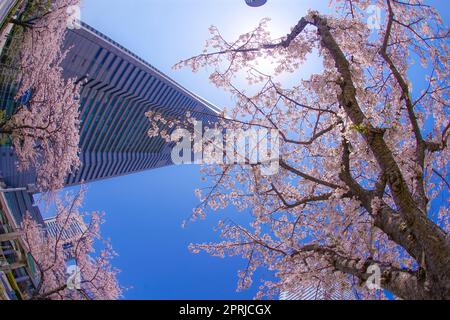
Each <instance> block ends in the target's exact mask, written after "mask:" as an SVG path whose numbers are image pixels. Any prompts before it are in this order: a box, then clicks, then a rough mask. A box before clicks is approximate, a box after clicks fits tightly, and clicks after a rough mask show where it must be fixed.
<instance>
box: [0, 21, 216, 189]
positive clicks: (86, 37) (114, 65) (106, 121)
mask: <svg viewBox="0 0 450 320" xmlns="http://www.w3.org/2000/svg"><path fill="white" fill-rule="evenodd" d="M64 46H65V48H67V49H69V52H68V54H67V57H66V59H65V60H64V62H63V65H62V67H63V70H64V76H66V77H71V78H76V79H77V80H78V81H82V82H83V87H82V91H81V98H80V120H81V128H80V150H81V152H80V159H81V163H82V165H81V167H80V168H79V170H78V171H77V172H76V173H74V174H73V175H71V176H69V177H67V179H66V185H75V184H79V183H81V182H90V181H95V180H100V179H105V178H110V177H116V176H121V175H125V174H129V173H134V172H139V171H143V170H147V169H151V168H158V167H162V166H167V165H170V164H172V162H171V159H170V154H171V144H167V143H165V141H164V140H162V139H161V138H159V137H156V138H149V137H148V135H147V131H148V129H149V128H150V122H149V119H148V118H147V117H146V116H145V112H147V111H149V110H158V111H160V112H162V113H163V114H165V115H166V116H169V117H184V116H185V114H186V112H188V111H189V112H190V113H191V114H192V115H193V116H194V117H196V118H197V119H199V120H202V121H203V123H208V122H211V121H215V120H216V117H215V115H216V114H217V113H218V112H219V111H220V110H219V109H218V108H217V107H215V106H214V105H212V104H211V103H209V102H207V101H206V100H204V99H202V98H200V97H199V96H197V95H195V94H194V93H192V92H190V91H188V90H187V89H185V88H184V87H182V86H181V85H180V84H178V83H176V82H175V81H173V80H172V79H170V78H169V77H167V76H166V75H165V74H163V73H162V72H160V71H159V70H157V69H156V68H155V67H153V66H152V65H150V64H149V63H147V62H145V61H144V60H143V59H141V58H139V57H138V56H137V55H135V54H133V53H132V52H130V51H129V50H128V49H126V48H124V47H123V46H121V45H119V44H118V43H117V42H115V41H113V40H112V39H110V38H108V37H107V36H105V35H104V34H102V33H100V32H99V31H97V30H95V29H94V28H92V27H90V26H88V25H87V24H84V23H81V28H79V29H73V30H69V31H68V32H67V36H66V39H65V45H64ZM8 88H9V87H8ZM0 93H1V92H0ZM0 96H1V97H0V100H2V99H3V100H8V99H9V100H11V99H12V97H13V96H14V95H13V94H11V95H9V97H8V96H7V97H6V98H5V95H4V94H3V95H0ZM2 97H3V98H2ZM0 105H3V106H9V105H11V103H8V101H6V102H5V101H2V103H1V104H0ZM0 149H1V150H0V157H1V160H2V161H1V164H0V174H1V175H2V177H3V179H4V181H5V182H6V184H7V185H8V186H11V187H18V186H27V185H29V184H31V183H33V182H34V179H35V178H34V175H33V173H32V172H22V173H20V172H17V170H16V168H15V161H16V159H15V156H14V152H13V150H12V148H11V147H10V146H2V147H1V148H0Z"/></svg>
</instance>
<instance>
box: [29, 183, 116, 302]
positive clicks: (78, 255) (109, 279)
mask: <svg viewBox="0 0 450 320" xmlns="http://www.w3.org/2000/svg"><path fill="white" fill-rule="evenodd" d="M83 195H84V192H83V191H80V192H79V193H78V194H76V195H75V196H74V195H71V194H69V193H66V195H65V197H64V198H57V199H56V202H55V207H56V217H55V218H54V223H53V224H52V225H51V228H52V230H47V229H45V228H44V227H43V226H42V225H39V224H38V223H37V222H36V221H35V220H34V219H33V218H31V216H30V215H27V216H26V218H25V219H24V221H23V224H22V239H23V241H24V243H25V245H26V247H27V248H28V250H29V252H30V254H31V255H32V257H33V259H34V261H35V264H36V266H37V273H38V278H39V282H38V286H37V288H36V291H35V294H34V296H33V297H32V298H31V299H34V300H42V299H51V300H53V299H57V300H85V299H88V300H112V299H117V298H119V297H120V296H121V292H122V288H121V287H120V286H119V284H118V281H117V273H118V270H117V269H115V268H113V267H112V266H111V259H112V258H113V257H114V256H116V253H115V252H114V250H113V249H112V247H111V245H110V243H109V241H107V240H104V241H103V242H104V244H105V245H104V248H103V249H102V250H101V251H100V252H99V253H97V254H96V251H95V250H94V243H95V242H98V241H101V240H102V238H101V235H100V225H101V224H102V223H103V222H104V220H103V216H104V214H102V213H99V212H92V213H89V214H87V213H81V212H80V211H79V210H80V206H81V203H82V200H83ZM86 218H89V223H88V224H86V223H85V222H84V221H85V219H86ZM74 230H77V231H74ZM69 264H74V266H76V268H74V269H73V271H75V272H73V273H72V274H68V266H69ZM77 277H79V281H77V280H76V279H77ZM69 280H70V281H69Z"/></svg>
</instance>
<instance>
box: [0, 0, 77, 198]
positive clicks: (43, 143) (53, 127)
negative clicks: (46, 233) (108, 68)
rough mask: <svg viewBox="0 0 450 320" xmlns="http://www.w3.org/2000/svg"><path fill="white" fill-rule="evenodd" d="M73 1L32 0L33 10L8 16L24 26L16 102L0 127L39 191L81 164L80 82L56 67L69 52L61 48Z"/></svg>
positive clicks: (53, 186)
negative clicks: (17, 17)
mask: <svg viewBox="0 0 450 320" xmlns="http://www.w3.org/2000/svg"><path fill="white" fill-rule="evenodd" d="M44 4H47V7H46V6H44ZM48 4H50V6H49V7H48ZM77 4H79V0H54V1H51V2H49V1H30V2H29V3H28V6H30V7H31V8H29V11H31V13H28V14H25V13H24V14H25V16H24V17H23V19H22V20H13V21H12V22H13V23H15V24H16V25H17V26H18V28H22V29H23V30H21V31H22V32H19V34H20V35H21V36H20V42H21V44H20V53H19V58H18V61H17V64H18V65H17V66H16V67H18V70H19V74H20V75H19V79H18V81H19V86H18V89H17V92H16V100H17V101H18V103H17V104H18V105H17V107H16V109H15V111H14V114H13V115H12V116H11V118H10V119H8V121H5V122H3V123H2V124H1V126H0V132H1V133H3V134H8V135H10V136H11V140H12V142H13V145H14V148H15V151H16V154H17V158H18V167H19V169H20V170H27V169H32V170H35V171H36V176H37V187H38V188H39V189H40V190H42V191H48V190H54V189H59V188H61V187H62V186H63V183H64V179H65V177H66V176H67V175H68V174H69V173H71V172H72V171H73V170H74V169H76V168H77V167H78V166H79V157H78V151H79V150H78V144H79V113H78V107H79V91H80V83H76V81H75V79H65V78H64V77H63V70H62V68H61V66H60V65H61V62H62V61H63V60H64V58H65V56H66V52H67V51H63V49H62V48H63V40H64V36H65V33H66V26H67V21H68V19H69V13H68V10H67V9H68V8H69V7H70V6H74V5H77ZM26 12H28V11H26Z"/></svg>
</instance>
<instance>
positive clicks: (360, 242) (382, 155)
mask: <svg viewBox="0 0 450 320" xmlns="http://www.w3.org/2000/svg"><path fill="white" fill-rule="evenodd" d="M373 4H375V5H376V8H378V9H379V10H380V13H381V16H383V17H385V19H384V21H380V25H379V29H375V30H371V29H370V28H369V27H370V26H371V25H373V23H370V24H368V19H367V15H366V10H367V9H368V8H369V5H373ZM333 5H334V6H335V7H336V13H335V14H334V15H329V16H327V15H324V14H321V13H319V12H316V11H309V12H308V13H307V14H306V15H305V16H304V17H302V18H301V19H300V20H299V21H298V23H297V25H295V26H294V27H293V28H292V29H291V31H290V32H289V33H288V34H287V36H285V37H283V38H281V39H272V38H271V37H270V32H269V31H268V30H269V27H268V23H269V21H268V20H267V19H264V20H263V21H262V22H261V23H260V24H259V25H258V26H257V27H256V29H254V30H253V31H251V32H248V33H245V34H243V35H241V36H240V37H239V38H238V39H237V40H235V41H227V40H225V39H224V38H223V36H222V35H221V33H220V32H219V31H218V29H217V28H215V27H211V29H210V32H211V34H212V37H211V39H210V40H208V42H207V44H206V48H205V50H204V52H203V53H202V54H200V55H198V56H195V57H192V58H190V59H187V60H184V61H181V62H180V63H179V64H177V65H176V67H177V68H178V67H183V66H188V67H190V68H191V69H192V70H193V71H194V72H195V71H197V70H199V69H200V68H206V67H208V68H209V69H210V70H211V68H212V69H213V73H212V74H211V76H210V79H211V81H212V82H213V83H214V84H215V85H216V86H218V87H220V88H224V89H225V90H227V91H229V92H230V93H231V94H232V95H233V96H234V98H235V101H236V104H235V106H234V107H233V108H231V110H230V112H229V113H225V112H224V113H223V114H222V115H220V116H219V117H218V118H219V120H221V119H223V121H221V122H222V126H223V127H224V128H225V129H238V128H252V127H263V128H269V129H276V130H278V132H279V135H280V137H281V141H280V156H279V160H278V161H279V167H280V170H279V172H278V173H277V174H275V175H271V176H267V175H263V174H262V173H261V172H262V170H261V166H262V165H263V164H262V163H256V164H252V163H247V164H242V163H234V164H228V163H227V164H217V165H205V166H203V167H202V172H203V173H204V175H205V179H206V181H210V182H211V183H212V185H211V186H210V187H208V188H203V189H201V190H197V194H198V195H199V196H200V200H201V203H200V205H199V206H198V207H197V208H196V209H195V210H194V213H193V215H192V219H195V218H198V217H200V218H204V216H205V212H206V210H207V209H208V208H210V209H213V210H218V209H221V208H225V207H226V206H228V205H234V206H236V207H237V208H239V209H240V210H250V211H251V214H252V216H253V220H252V222H251V223H250V224H249V225H242V224H238V223H235V222H234V221H231V220H230V219H223V221H221V222H220V224H219V228H220V230H221V233H220V234H221V236H222V237H223V242H220V243H206V244H197V245H192V246H191V249H192V251H193V252H195V253H198V252H200V251H206V252H208V253H210V254H212V255H215V256H220V257H223V256H225V255H238V256H242V257H243V258H245V259H247V260H248V263H247V267H246V268H245V270H243V271H240V272H239V276H240V280H239V287H240V288H241V289H242V288H248V287H249V286H250V285H251V284H252V277H253V274H254V271H255V270H256V269H257V268H258V267H262V268H267V269H269V270H272V271H274V273H275V275H276V279H277V280H276V281H266V282H264V284H263V285H262V286H261V287H260V289H261V290H260V293H259V294H258V297H263V296H264V295H268V296H272V295H273V294H276V293H277V292H280V291H292V290H297V289H298V288H299V287H309V286H311V285H314V286H328V287H331V286H332V284H333V283H336V282H343V283H347V284H348V286H349V287H352V288H353V289H355V290H356V291H357V293H358V294H359V296H360V297H361V298H385V297H386V296H385V293H386V291H385V290H369V288H368V287H367V286H366V283H367V281H368V280H369V281H371V279H373V278H372V277H371V276H373V275H374V276H376V274H374V273H372V271H371V270H374V268H378V269H379V271H380V279H379V280H380V285H381V288H382V289H386V290H387V291H389V292H391V293H393V294H394V295H395V296H396V297H398V298H403V299H450V268H449V265H450V239H449V236H448V230H449V207H448V191H449V182H448V169H449V167H448V161H447V159H449V149H448V136H449V128H450V123H449V118H448V115H449V109H448V106H449V104H448V103H449V101H448V98H449V97H448V88H449V70H450V68H449V65H448V57H449V55H448V42H447V41H448V36H449V31H448V28H446V27H445V26H444V25H443V22H442V21H441V19H440V17H439V14H438V13H437V12H436V10H435V9H433V8H432V7H430V6H428V5H425V4H423V1H419V0H405V1H398V0H376V1H369V0H359V1H354V0H346V1H333ZM311 54H317V55H319V57H320V58H321V60H322V64H323V68H321V70H319V71H318V72H317V73H314V74H312V75H311V76H304V74H302V66H304V65H305V64H306V63H308V61H309V58H310V56H311ZM264 60H267V61H271V62H272V64H273V72H270V73H268V72H262V70H261V68H260V67H259V66H260V64H259V63H260V62H261V61H264ZM416 61H419V62H420V64H421V66H416V67H415V68H419V69H420V72H421V74H422V75H425V77H424V79H418V78H419V77H417V76H415V77H410V71H411V66H412V64H413V63H414V62H416ZM242 77H245V79H246V80H247V82H248V85H247V86H246V87H245V88H239V87H240V86H239V83H241V82H242V81H241V78H242ZM283 77H284V78H283ZM286 77H289V78H290V79H291V78H295V79H296V83H294V84H293V85H289V86H288V85H287V82H288V81H283V79H286ZM422 84H424V85H422ZM413 85H414V90H413ZM421 87H423V90H422V91H420V90H421ZM149 116H151V118H152V123H153V126H152V129H151V131H150V132H149V134H150V135H155V134H158V133H159V134H161V133H162V134H163V135H164V136H166V135H167V134H168V133H170V131H169V129H170V128H171V127H173V126H174V125H175V126H180V125H181V124H180V123H181V122H183V121H182V120H176V121H174V120H170V119H169V121H170V122H171V125H170V126H168V125H167V120H165V122H164V123H163V124H162V123H161V121H160V120H159V119H160V118H161V117H163V116H164V115H159V116H158V117H157V118H156V121H155V114H154V113H152V114H149ZM225 153H226V152H225ZM224 156H225V157H226V156H227V155H226V154H225V155H224ZM342 289H343V290H344V289H345V290H347V289H348V288H347V289H346V288H342Z"/></svg>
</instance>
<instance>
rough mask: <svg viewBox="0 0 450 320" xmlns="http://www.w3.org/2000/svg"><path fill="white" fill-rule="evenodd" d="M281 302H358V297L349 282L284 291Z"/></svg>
mask: <svg viewBox="0 0 450 320" xmlns="http://www.w3.org/2000/svg"><path fill="white" fill-rule="evenodd" d="M280 300H356V295H355V293H354V291H353V288H352V286H351V285H350V284H349V283H348V282H347V281H345V282H344V281H336V282H334V283H333V284H332V285H323V284H320V283H319V284H317V285H310V286H305V287H298V288H297V289H295V290H291V291H283V292H281V294H280Z"/></svg>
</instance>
